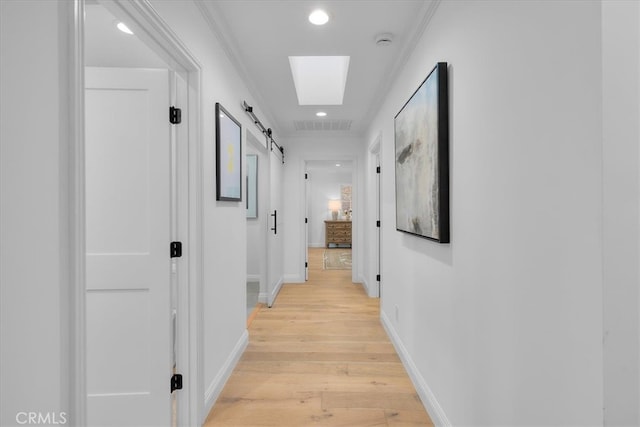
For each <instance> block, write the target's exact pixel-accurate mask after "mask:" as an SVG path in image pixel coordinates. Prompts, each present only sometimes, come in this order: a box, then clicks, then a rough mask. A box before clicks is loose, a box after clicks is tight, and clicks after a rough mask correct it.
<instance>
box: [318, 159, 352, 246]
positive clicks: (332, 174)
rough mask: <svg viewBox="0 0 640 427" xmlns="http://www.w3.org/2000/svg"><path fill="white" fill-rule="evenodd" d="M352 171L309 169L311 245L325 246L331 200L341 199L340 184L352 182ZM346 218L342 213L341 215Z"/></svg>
mask: <svg viewBox="0 0 640 427" xmlns="http://www.w3.org/2000/svg"><path fill="white" fill-rule="evenodd" d="M351 179H352V178H351V171H346V172H344V171H335V170H329V169H314V170H311V171H309V195H308V197H309V210H308V211H307V214H308V218H309V246H312V247H324V243H325V238H324V236H325V233H324V221H325V220H327V219H332V216H331V211H330V210H329V207H328V203H329V200H332V199H333V200H336V199H337V200H339V199H340V186H341V185H344V184H351ZM339 218H340V219H344V218H343V215H342V213H340V216H339Z"/></svg>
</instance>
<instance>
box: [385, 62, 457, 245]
mask: <svg viewBox="0 0 640 427" xmlns="http://www.w3.org/2000/svg"><path fill="white" fill-rule="evenodd" d="M448 115H449V102H448V83H447V63H446V62H438V64H437V65H436V66H435V68H434V69H433V70H431V72H430V73H429V75H428V76H427V78H426V79H425V80H424V81H423V82H422V83H421V85H420V87H418V89H417V90H416V91H415V92H414V93H413V95H411V98H410V99H409V101H407V103H406V104H405V105H404V106H403V107H402V109H401V110H400V112H399V113H398V114H397V115H396V117H395V120H394V126H395V157H396V160H395V166H396V229H397V230H398V231H403V232H406V233H410V234H414V235H416V236H420V237H424V238H427V239H430V240H434V241H436V242H439V243H449V241H450V240H449V239H450V232H449V117H448Z"/></svg>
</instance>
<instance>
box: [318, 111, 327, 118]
mask: <svg viewBox="0 0 640 427" xmlns="http://www.w3.org/2000/svg"><path fill="white" fill-rule="evenodd" d="M316 116H318V117H326V116H327V113H325V112H324V111H318V112H317V113H316Z"/></svg>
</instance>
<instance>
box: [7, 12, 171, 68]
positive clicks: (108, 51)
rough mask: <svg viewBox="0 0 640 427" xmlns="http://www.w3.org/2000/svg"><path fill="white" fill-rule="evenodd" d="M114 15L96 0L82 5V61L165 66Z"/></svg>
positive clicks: (121, 65) (100, 65)
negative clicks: (83, 54) (117, 27)
mask: <svg viewBox="0 0 640 427" xmlns="http://www.w3.org/2000/svg"><path fill="white" fill-rule="evenodd" d="M0 1H1V0H0ZM118 22H120V20H118V19H116V17H115V16H113V15H112V14H111V12H109V11H108V10H107V9H106V8H104V7H103V6H102V5H100V4H98V3H97V2H94V1H91V2H89V1H88V2H87V5H86V7H85V64H86V65H88V66H90V67H124V68H166V67H167V65H166V63H165V62H163V61H162V60H161V59H160V57H159V56H157V55H156V54H155V53H154V52H153V50H151V49H150V48H149V47H147V45H146V44H144V43H143V42H142V41H141V40H140V39H139V38H138V37H137V36H135V35H129V34H125V33H123V32H121V31H118V30H117V29H116V24H117V23H118Z"/></svg>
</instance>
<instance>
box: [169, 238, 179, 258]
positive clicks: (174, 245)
mask: <svg viewBox="0 0 640 427" xmlns="http://www.w3.org/2000/svg"><path fill="white" fill-rule="evenodd" d="M169 253H170V254H171V258H180V257H181V256H182V242H171V248H170V249H169Z"/></svg>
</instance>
